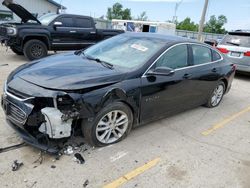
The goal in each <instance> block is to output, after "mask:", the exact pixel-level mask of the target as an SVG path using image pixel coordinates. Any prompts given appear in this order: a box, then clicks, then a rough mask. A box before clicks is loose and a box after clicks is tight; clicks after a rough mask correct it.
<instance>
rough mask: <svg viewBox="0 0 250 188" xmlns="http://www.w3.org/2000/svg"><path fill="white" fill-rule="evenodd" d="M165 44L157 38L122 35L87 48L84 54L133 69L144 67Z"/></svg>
mask: <svg viewBox="0 0 250 188" xmlns="http://www.w3.org/2000/svg"><path fill="white" fill-rule="evenodd" d="M165 44H166V42H164V41H162V40H161V39H157V38H149V37H142V36H129V35H123V34H122V35H118V36H116V37H113V38H111V39H108V40H105V41H103V42H100V43H98V44H96V45H94V46H92V47H90V48H88V49H87V50H85V51H84V54H85V55H86V56H88V57H92V58H96V59H100V60H101V61H105V62H109V63H110V64H112V65H117V66H121V67H125V68H135V67H138V66H142V65H144V64H145V63H146V62H147V61H148V60H149V59H150V58H151V57H152V56H153V55H154V54H155V53H157V52H158V51H159V50H160V49H162V48H163V47H164V45H165Z"/></svg>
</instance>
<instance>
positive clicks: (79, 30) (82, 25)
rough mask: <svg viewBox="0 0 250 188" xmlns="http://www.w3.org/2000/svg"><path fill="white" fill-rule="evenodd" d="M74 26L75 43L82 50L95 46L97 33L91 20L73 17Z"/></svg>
mask: <svg viewBox="0 0 250 188" xmlns="http://www.w3.org/2000/svg"><path fill="white" fill-rule="evenodd" d="M74 26H75V28H74V31H75V32H76V38H77V41H78V42H79V43H80V44H81V47H82V48H84V47H87V46H89V45H93V44H95V42H96V41H97V38H96V36H97V33H96V29H95V23H94V22H93V20H92V19H91V18H89V17H75V18H74Z"/></svg>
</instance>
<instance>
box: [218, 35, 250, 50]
mask: <svg viewBox="0 0 250 188" xmlns="http://www.w3.org/2000/svg"><path fill="white" fill-rule="evenodd" d="M220 44H223V45H230V46H240V47H247V48H250V36H240V35H226V36H225V38H224V39H223V40H222V41H221V43H220Z"/></svg>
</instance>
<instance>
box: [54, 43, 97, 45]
mask: <svg viewBox="0 0 250 188" xmlns="http://www.w3.org/2000/svg"><path fill="white" fill-rule="evenodd" d="M67 44H68V45H75V44H96V43H94V42H79V43H77V42H71V43H70V42H61V43H60V42H53V43H52V45H67Z"/></svg>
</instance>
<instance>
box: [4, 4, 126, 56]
mask: <svg viewBox="0 0 250 188" xmlns="http://www.w3.org/2000/svg"><path fill="white" fill-rule="evenodd" d="M3 5H5V6H6V7H7V8H9V9H10V10H12V11H13V12H14V13H15V14H17V15H18V16H19V17H20V18H21V19H22V21H21V23H5V24H2V25H0V39H1V41H2V42H4V43H6V44H7V46H9V47H10V48H11V49H12V51H13V52H14V53H16V54H17V55H23V54H24V55H25V56H26V57H27V58H28V59H29V60H35V59H40V58H42V57H45V56H47V52H48V50H52V51H57V50H78V49H81V48H86V47H88V46H90V45H93V44H95V43H97V42H99V41H101V40H103V39H107V38H109V37H112V36H115V35H118V34H121V33H124V31H123V30H111V29H96V27H95V22H94V20H93V18H91V17H88V16H79V15H71V14H46V15H44V16H41V17H40V18H38V19H37V18H36V17H35V16H33V15H32V14H31V13H30V12H28V11H27V10H26V9H25V8H23V7H22V6H21V5H18V4H15V3H10V2H9V1H4V2H3Z"/></svg>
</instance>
